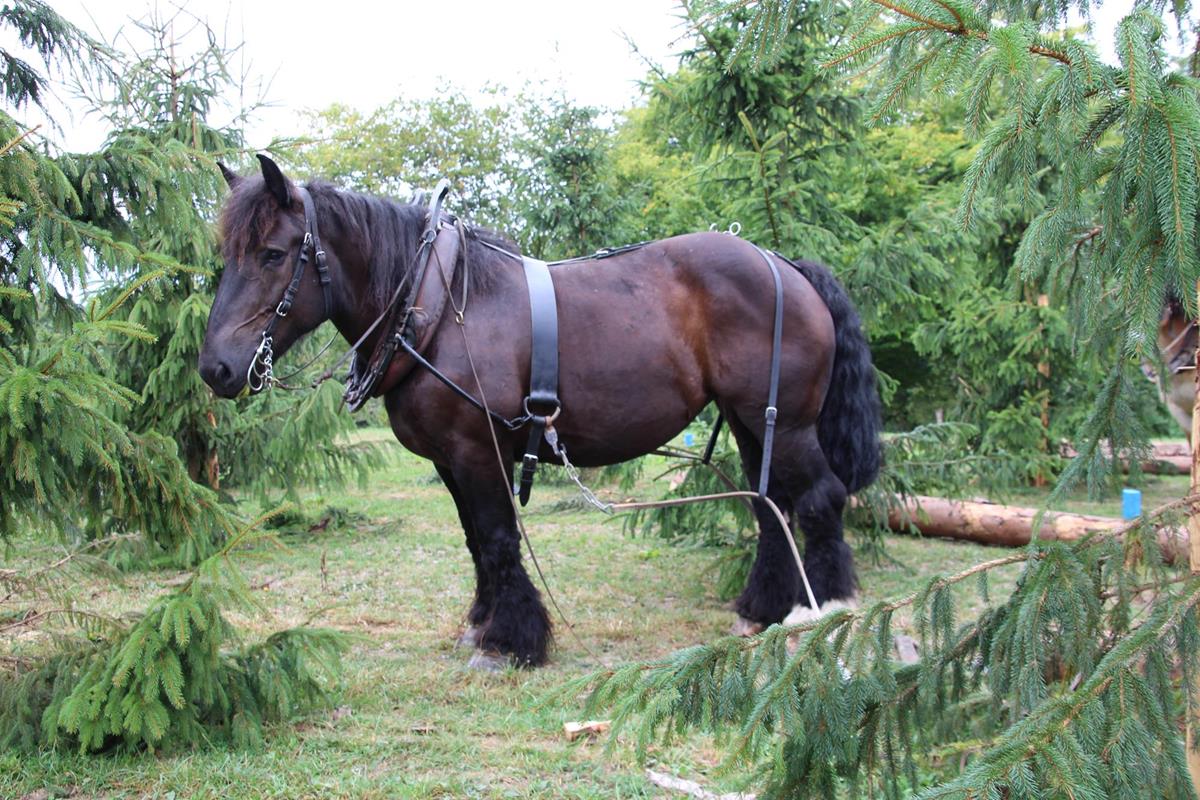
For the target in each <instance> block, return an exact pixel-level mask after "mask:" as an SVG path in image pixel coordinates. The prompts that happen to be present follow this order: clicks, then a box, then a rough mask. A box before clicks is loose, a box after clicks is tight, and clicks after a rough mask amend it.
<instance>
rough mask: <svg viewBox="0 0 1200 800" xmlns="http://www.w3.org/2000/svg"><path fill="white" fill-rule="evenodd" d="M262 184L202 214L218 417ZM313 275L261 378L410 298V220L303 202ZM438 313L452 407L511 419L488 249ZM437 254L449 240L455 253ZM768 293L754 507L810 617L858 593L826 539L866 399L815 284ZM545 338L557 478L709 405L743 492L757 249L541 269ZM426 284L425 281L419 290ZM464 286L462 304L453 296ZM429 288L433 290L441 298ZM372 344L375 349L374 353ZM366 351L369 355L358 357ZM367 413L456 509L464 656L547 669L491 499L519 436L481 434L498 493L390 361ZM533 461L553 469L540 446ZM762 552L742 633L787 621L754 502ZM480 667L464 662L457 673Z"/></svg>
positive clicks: (249, 184) (846, 306) (505, 323)
mask: <svg viewBox="0 0 1200 800" xmlns="http://www.w3.org/2000/svg"><path fill="white" fill-rule="evenodd" d="M259 159H260V161H261V165H262V175H261V176H260V175H252V176H245V177H239V176H237V175H235V174H233V173H231V172H229V171H228V170H224V171H225V176H226V180H227V181H228V183H229V185H230V188H231V193H230V195H229V197H228V199H227V201H226V203H225V206H224V208H223V210H222V213H221V220H220V225H221V233H222V237H223V243H222V247H223V256H224V260H225V268H224V273H223V275H222V276H221V280H220V285H219V287H218V289H217V293H216V297H215V299H214V301H213V305H212V311H211V313H210V315H209V320H208V329H207V333H206V336H205V339H204V345H203V348H202V349H201V352H200V361H199V368H200V373H201V375H202V376H203V378H204V380H205V382H207V383H208V385H209V386H210V387H211V388H212V390H213V391H214V392H215V393H216V394H217V395H219V396H221V397H229V398H232V397H236V396H238V395H239V394H241V393H243V392H244V391H245V389H246V385H247V372H248V369H249V367H250V365H251V362H252V359H254V357H255V352H256V348H258V346H259V344H260V337H261V333H262V331H263V330H264V327H265V326H266V325H267V323H268V322H269V321H270V320H271V318H272V316H273V314H274V311H275V308H276V304H277V303H278V301H279V298H280V297H281V295H282V294H283V292H284V290H285V287H286V286H287V285H288V283H289V279H290V277H291V276H292V274H293V265H295V264H296V263H297V261H296V259H298V258H299V253H300V251H301V248H302V246H303V244H304V237H305V212H304V207H303V203H302V202H301V199H302V193H301V190H300V189H299V188H298V187H297V186H296V185H295V184H294V183H292V182H291V181H290V180H288V179H287V178H286V177H285V176H284V175H283V173H282V172H281V171H280V170H279V168H278V167H277V166H276V165H275V164H274V163H273V162H272V161H271V160H270V159H268V158H266V157H265V156H260V157H259ZM307 191H308V193H309V195H310V196H311V199H312V207H313V209H314V210H315V215H316V222H317V224H319V229H320V237H321V239H322V240H323V242H324V248H325V251H326V253H327V259H328V274H329V278H330V283H331V286H330V288H331V290H332V297H331V299H330V303H329V308H328V311H327V310H326V301H325V300H324V298H323V293H322V287H321V286H320V285H319V284H318V280H317V277H316V276H315V274H314V273H313V271H311V270H310V271H308V272H307V273H306V274H305V275H304V278H303V281H302V284H301V285H300V287H299V289H298V292H297V294H296V297H295V302H294V305H293V306H292V308H291V310H290V311H289V313H288V314H287V316H286V317H281V318H279V319H278V320H276V322H277V323H278V324H277V326H276V327H275V329H274V336H273V338H274V353H275V356H276V357H278V356H279V355H281V354H282V353H284V352H285V351H286V350H287V349H288V347H289V346H291V345H292V344H293V343H295V342H296V340H297V339H299V338H300V337H302V336H303V335H305V334H306V333H308V332H309V331H312V330H313V329H314V328H316V327H317V326H318V325H320V324H321V323H322V322H324V321H325V319H327V318H329V319H332V321H333V324H334V325H335V326H336V327H337V329H338V331H339V332H340V333H341V335H342V336H344V337H345V338H346V340H347V341H349V342H354V341H355V340H357V339H358V338H359V337H360V336H361V335H362V334H363V333H364V331H366V330H367V329H368V327H369V326H370V324H371V323H372V322H373V321H374V320H375V319H376V318H377V317H378V316H379V315H380V312H381V310H382V309H383V308H384V306H385V305H386V303H387V298H389V297H391V296H392V295H393V292H394V291H395V290H396V288H397V287H398V286H401V284H402V283H403V282H404V281H406V279H407V278H408V277H409V271H410V269H411V266H412V261H413V257H414V253H415V252H416V250H417V247H418V239H419V237H420V235H421V232H422V228H423V226H424V216H425V209H424V208H423V207H420V206H417V205H409V204H403V203H398V202H394V201H391V200H387V199H381V198H377V197H372V196H367V195H363V194H358V193H354V192H349V191H342V190H339V189H337V188H335V187H333V186H330V185H328V184H325V183H320V182H316V183H311V184H308V185H307ZM464 230H465V231H466V234H467V235H466V242H463V243H460V244H462V245H463V246H462V247H461V248H459V251H458V252H457V254H456V256H455V260H456V262H457V264H461V263H462V258H463V257H464V256H465V258H466V260H467V261H468V262H469V269H468V270H467V275H466V276H465V277H464V270H463V269H461V268H460V269H457V270H455V271H454V273H453V277H452V278H451V287H450V289H451V291H450V296H451V298H461V297H462V296H463V290H464V289H466V290H467V294H466V297H467V307H466V313H465V328H464V330H465V337H464V336H463V334H462V333H460V330H459V325H458V324H457V323H456V320H455V315H454V314H453V313H448V312H449V309H448V308H447V310H446V312H445V313H440V314H438V315H430V314H428V313H425V314H424V315H423V317H424V318H423V320H422V330H421V333H420V334H419V336H418V337H417V338H418V345H419V348H420V352H421V354H422V355H423V356H424V357H425V358H426V359H427V360H428V361H430V362H432V364H433V365H434V366H435V367H436V368H437V369H439V370H441V371H442V372H443V373H445V374H446V375H447V376H449V377H450V378H452V379H453V380H454V382H456V383H457V384H458V385H459V386H462V387H464V388H466V389H468V390H469V391H470V392H471V393H472V394H476V393H477V392H478V391H479V387H478V386H477V385H476V383H475V380H474V377H473V376H472V373H471V368H470V365H469V362H468V352H467V348H469V351H470V355H471V356H472V357H473V360H474V363H475V365H476V367H477V369H478V375H479V381H480V385H481V387H482V393H483V395H484V396H485V397H486V399H487V402H488V404H489V405H490V407H491V408H492V409H493V410H494V411H496V412H499V413H500V414H503V415H505V416H507V417H509V418H512V417H516V416H518V415H519V414H520V413H521V411H522V401H523V399H524V397H525V395H526V393H527V391H528V382H529V368H530V367H529V363H530V362H529V353H530V346H531V345H530V343H531V338H532V337H531V332H530V309H529V299H528V294H527V287H526V282H525V276H524V272H523V270H522V268H521V264H520V263H519V261H516V260H514V259H512V258H510V257H508V256H506V255H504V254H502V253H500V252H497V250H496V249H495V248H500V249H504V250H508V251H510V252H514V253H515V252H517V248H516V245H514V244H513V243H511V242H509V241H508V240H507V239H505V238H503V237H501V236H499V235H497V234H494V233H491V232H488V231H485V230H482V229H478V228H465V229H464ZM456 238H457V237H456ZM771 258H774V259H776V263H777V264H778V265H779V267H780V271H781V272H782V278H783V300H784V323H783V332H784V338H783V345H782V355H781V358H782V373H781V375H782V377H781V381H780V392H779V401H778V423H777V425H778V427H777V431H776V434H775V440H774V454H773V457H772V459H771V470H770V474H769V481H770V484H769V487H768V496H769V497H770V498H771V499H772V500H773V501H774V502H775V503H776V504H777V505H778V506H779V507H780V509H782V510H783V512H784V514H786V515H787V516H788V517H789V518H790V520H791V521H792V523H793V524H794V525H798V526H799V528H800V529H802V530H803V532H804V535H805V536H804V564H805V570H806V572H807V575H808V577H809V580H810V582H811V585H812V590H813V593H814V596H815V598H816V600H817V602H818V604H820V605H822V606H824V605H825V604H826V602H827V601H836V600H849V599H850V598H851V597H852V595H853V593H854V591H855V588H856V585H855V577H854V568H853V563H852V558H851V553H850V548H849V547H848V545H847V544H846V543H845V542H844V541H843V537H842V520H841V517H842V509H843V507H844V505H845V503H846V498H847V494H848V493H850V492H853V491H855V490H857V489H859V488H861V487H863V486H865V485H867V484H868V483H870V482H871V481H872V480H873V479H874V478H875V476H876V474H877V472H878V469H879V462H880V450H879V427H880V409H879V399H878V394H877V391H876V387H875V376H874V371H873V368H872V366H871V357H870V352H869V350H868V346H867V342H866V339H865V337H864V335H863V333H862V330H861V326H860V322H859V318H858V315H857V314H856V312H855V310H854V308H853V307H852V305H851V303H850V301H849V300H848V298H847V297H846V295H845V293H844V292H843V290H842V289H841V287H840V286H839V285H838V284H837V282H836V280H835V279H834V278H833V277H832V276H831V275H830V273H829V272H828V271H826V269H825V268H823V267H821V266H819V265H817V264H813V263H808V262H803V261H802V262H798V263H793V262H791V261H788V260H786V259H784V258H783V257H782V256H779V255H777V254H772V255H771ZM551 271H552V275H553V283H554V287H555V290H556V292H557V311H558V319H559V326H560V338H559V352H560V379H559V387H560V389H559V395H560V398H561V401H562V413H561V416H560V417H559V418H558V420H557V422H556V423H555V427H556V429H557V431H558V435H559V439H560V440H561V441H562V442H563V443H564V444H565V445H567V447H568V452H569V455H570V458H571V460H572V462H573V463H574V464H576V465H577V466H601V465H606V464H613V463H616V462H620V461H625V460H627V459H631V458H634V457H636V456H640V455H643V454H645V453H648V452H651V451H653V450H654V449H655V448H657V447H659V446H661V445H663V444H664V443H666V442H668V441H669V440H670V439H671V438H672V437H674V436H676V435H678V434H679V433H680V432H681V431H682V430H683V429H684V427H685V426H687V424H688V423H689V422H690V421H691V420H692V419H693V418H694V417H695V416H696V415H697V414H698V413H699V412H700V411H701V409H703V408H704V407H705V406H706V405H707V404H708V403H710V402H713V403H716V404H717V406H718V407H719V409H720V410H721V411H722V412H723V413H724V417H725V419H726V420H728V423H729V426H730V428H731V430H732V432H733V435H734V436H735V438H736V440H737V445H738V449H739V452H740V455H741V459H742V463H743V466H744V469H745V472H746V477H747V478H748V480H749V482H750V484H751V485H752V486H757V484H758V472H759V469H760V460H761V458H762V451H763V433H764V427H765V425H764V411H765V408H766V402H767V390H768V378H769V376H768V372H769V366H770V361H771V348H772V333H773V308H774V303H775V286H774V281H773V277H772V275H771V271H770V269H769V267H768V265H767V264H766V263H764V260H763V257H762V256H761V255H760V254H759V252H758V251H756V250H755V248H754V247H753V246H752V245H751V244H749V243H747V242H745V241H743V240H741V239H739V238H737V237H736V236H730V235H726V234H722V233H694V234H688V235H685V236H677V237H673V238H670V239H663V240H661V241H656V242H651V243H648V244H646V245H645V246H643V247H640V248H637V249H633V250H630V251H628V252H623V253H621V254H618V255H612V256H611V257H608V258H604V259H599V260H587V261H579V262H576V263H563V264H558V265H553V266H552V267H551ZM433 274H435V275H436V274H437V273H436V272H435V273H433ZM464 280H465V281H466V285H465V286H464V285H463V282H464ZM443 288H444V287H443ZM374 335H375V336H378V335H379V334H378V332H376V334H374ZM374 344H375V342H374V341H372V340H371V339H370V338H369V339H368V341H367V342H366V344H365V351H366V352H371V350H372V348H373V347H374ZM377 394H379V395H382V397H383V402H384V406H385V407H386V409H387V413H388V418H389V420H390V422H391V427H392V430H393V432H394V433H395V436H396V438H397V439H398V440H399V441H400V442H401V443H402V444H403V445H404V446H405V447H406V448H408V449H409V450H411V451H412V452H414V453H416V454H418V455H420V456H423V457H424V458H427V459H429V460H430V461H432V462H433V463H434V465H435V467H436V468H437V472H438V474H439V475H440V476H441V478H442V480H443V481H445V484H446V488H447V489H449V490H450V494H451V495H452V496H453V498H454V502H455V504H456V505H457V507H458V514H459V518H460V520H461V521H462V526H463V530H464V532H465V534H466V539H467V547H468V548H469V549H470V551H471V557H472V559H473V560H474V562H475V577H476V589H475V599H474V603H473V604H472V606H471V610H470V612H469V616H468V620H469V623H470V626H471V627H470V628H469V629H468V631H467V634H466V635H465V637H464V638H466V639H468V640H469V641H470V642H471V643H472V644H474V645H475V647H477V648H478V649H479V650H480V651H482V653H483V654H491V655H492V656H496V655H499V656H501V657H502V658H504V659H507V660H511V662H512V663H515V664H518V665H526V666H530V665H538V664H542V663H543V662H544V661H545V660H546V656H547V649H548V646H549V643H550V639H551V625H550V619H549V617H548V615H547V613H546V609H545V607H544V606H543V605H542V602H541V598H540V596H539V593H538V590H537V588H535V586H534V585H533V583H532V582H531V581H530V579H529V576H528V575H527V574H526V572H525V568H524V567H523V566H522V563H521V547H520V545H521V540H520V534H519V530H518V527H517V524H516V515H515V511H514V506H513V504H512V498H511V496H509V494H508V493H509V492H511V486H512V479H513V465H514V463H515V462H516V461H517V460H519V459H520V457H521V451H522V449H523V446H524V443H525V441H526V439H527V436H528V434H527V433H526V431H524V430H519V431H515V432H513V431H509V430H506V429H504V428H503V427H502V426H497V428H496V434H497V436H498V437H499V444H500V447H501V449H502V452H503V453H504V454H505V461H506V463H505V464H504V470H505V474H504V475H503V476H502V475H501V474H500V466H499V464H498V461H497V457H496V453H495V450H494V446H493V442H492V438H491V437H492V434H491V431H490V430H489V420H488V417H487V416H486V415H485V414H483V413H481V412H480V411H479V410H478V409H476V408H474V407H472V406H471V405H470V404H468V403H467V402H466V401H465V400H464V399H463V398H462V397H460V396H457V395H456V394H455V393H454V392H452V391H451V390H450V389H449V388H448V387H447V386H446V385H444V384H443V383H442V382H441V381H439V380H437V379H436V378H435V377H433V376H432V375H431V373H430V372H429V371H427V370H426V369H424V368H422V367H420V366H419V365H417V364H415V362H414V360H413V359H412V357H411V356H408V355H406V354H405V353H403V352H401V353H400V354H399V355H398V356H397V362H396V363H395V364H393V368H392V369H391V370H390V371H389V372H388V374H387V378H386V380H385V381H384V382H383V384H382V385H381V386H380V388H379V391H378V392H377ZM540 456H541V458H542V460H544V461H549V462H551V463H559V462H558V461H557V459H556V457H555V456H554V454H553V453H552V452H550V450H549V449H548V448H547V447H546V445H545V443H543V446H542V452H541V453H540ZM755 511H756V514H757V517H758V523H759V527H760V534H759V538H758V551H757V555H756V558H755V561H754V565H753V567H752V569H751V572H750V577H749V580H748V582H747V584H746V587H745V590H744V591H743V592H742V594H741V596H740V597H739V598H738V600H737V602H736V608H737V612H738V614H739V615H740V621H739V622H740V625H741V626H742V628H743V629H749V630H755V629H757V628H759V627H760V626H766V625H770V624H771V623H776V622H780V621H781V620H783V619H784V618H785V616H787V615H788V613H789V612H790V611H791V610H792V608H793V606H797V605H801V606H806V605H807V601H806V600H805V599H804V593H803V592H802V590H801V589H802V587H801V581H800V575H799V570H798V569H797V567H796V564H795V561H794V560H793V557H792V555H791V551H790V549H789V546H788V544H787V541H786V539H785V536H784V532H783V530H782V529H781V528H780V526H779V524H778V523H777V521H776V519H775V517H774V515H773V514H772V513H771V512H770V511H769V510H768V509H767V507H766V505H765V504H764V503H762V502H761V501H756V502H755ZM479 655H481V654H480V653H476V656H479Z"/></svg>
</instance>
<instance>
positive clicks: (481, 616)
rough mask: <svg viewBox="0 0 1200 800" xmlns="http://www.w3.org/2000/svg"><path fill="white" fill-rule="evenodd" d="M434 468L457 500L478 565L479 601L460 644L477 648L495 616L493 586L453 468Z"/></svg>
mask: <svg viewBox="0 0 1200 800" xmlns="http://www.w3.org/2000/svg"><path fill="white" fill-rule="evenodd" d="M434 466H435V468H436V469H437V473H438V476H439V477H440V478H441V479H442V483H444V484H446V489H448V490H449V492H450V496H451V497H452V498H454V506H455V508H457V509H458V520H459V522H460V523H462V527H463V534H464V536H465V537H466V540H467V549H468V550H470V551H471V561H472V562H473V563H474V565H475V601H474V602H473V603H471V610H470V611H469V612H467V625H468V627H467V630H466V631H465V632H463V635H462V637H461V638H460V639H459V641H458V643H459V644H460V645H462V646H466V647H474V646H475V645H476V644H477V643H478V641H479V629H480V626H481V625H483V623H484V621H485V620H486V619H487V618H488V616H489V614H490V613H491V607H492V598H493V592H492V586H491V583H490V582H489V581H488V575H487V573H486V572H484V570H483V565H482V564H481V562H480V559H479V541H478V540H479V537H478V535H477V534H476V533H475V521H474V520H473V519H472V518H471V511H470V508H469V507H468V506H467V501H466V498H465V497H463V493H462V491H461V490H460V489H459V488H458V482H457V481H455V480H454V473H453V472H452V471H451V470H450V468H449V467H443V466H441V465H440V464H435V465H434Z"/></svg>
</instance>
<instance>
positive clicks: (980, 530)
mask: <svg viewBox="0 0 1200 800" xmlns="http://www.w3.org/2000/svg"><path fill="white" fill-rule="evenodd" d="M1038 512H1039V509H1036V508H1026V507H1023V506H1005V505H1000V504H998V503H989V502H986V501H979V500H947V499H946V498H944V497H926V496H917V497H915V498H912V499H910V500H909V501H907V502H906V503H905V504H904V505H903V507H902V508H893V509H891V510H890V511H889V512H888V527H890V528H891V529H892V530H896V531H901V532H904V531H907V530H908V529H909V524H910V523H911V524H912V525H915V526H916V528H917V530H919V531H920V532H921V533H922V534H924V535H925V536H937V537H940V538H946V539H964V540H966V541H971V542H978V543H980V544H990V545H999V546H1002V547H1020V546H1022V545H1026V544H1029V539H1030V537H1031V536H1032V535H1033V521H1034V519H1035V518H1036V517H1037V515H1038ZM1128 527H1129V523H1128V522H1126V521H1125V520H1121V519H1116V518H1114V517H1098V516H1093V515H1091V514H1068V513H1065V512H1061V511H1047V512H1045V514H1044V515H1043V517H1042V525H1041V528H1039V530H1038V539H1040V540H1043V541H1061V542H1070V541H1075V540H1077V539H1081V538H1083V537H1084V536H1086V535H1087V534H1089V533H1095V532H1098V531H1107V532H1110V533H1120V532H1123V531H1124V530H1126V529H1127V528H1128ZM1187 544H1188V542H1187V533H1186V532H1184V531H1178V530H1172V529H1162V530H1159V532H1158V546H1159V549H1160V550H1161V551H1162V554H1163V558H1164V559H1165V560H1166V561H1167V562H1168V563H1174V562H1175V561H1176V560H1177V559H1182V558H1186V557H1187Z"/></svg>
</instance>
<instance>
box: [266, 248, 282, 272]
mask: <svg viewBox="0 0 1200 800" xmlns="http://www.w3.org/2000/svg"><path fill="white" fill-rule="evenodd" d="M286 255H287V253H285V252H284V251H283V250H277V249H275V248H274V247H268V248H267V249H266V250H264V251H263V254H262V263H263V266H265V267H271V266H274V265H276V264H278V263H279V262H281V261H283V257H284V256H286Z"/></svg>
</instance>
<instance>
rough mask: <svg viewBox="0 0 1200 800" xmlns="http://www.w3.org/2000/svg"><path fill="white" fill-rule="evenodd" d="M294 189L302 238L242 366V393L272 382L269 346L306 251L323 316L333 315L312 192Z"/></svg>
mask: <svg viewBox="0 0 1200 800" xmlns="http://www.w3.org/2000/svg"><path fill="white" fill-rule="evenodd" d="M296 189H297V191H298V192H299V193H300V200H301V202H302V203H303V204H304V241H303V243H301V245H300V253H299V255H298V256H297V257H296V266H295V267H294V268H293V269H292V279H291V281H289V282H288V285H287V288H286V289H284V290H283V298H282V299H281V300H280V301H279V303H278V304H277V305H276V306H275V313H274V315H272V317H271V320H270V322H268V323H267V327H266V329H265V330H263V333H262V340H261V341H260V342H259V344H258V349H257V350H255V351H254V358H252V359H250V366H249V367H247V369H246V387H245V388H244V389H243V390H242V395H243V396H245V395H248V394H253V393H257V392H260V391H262V390H263V388H265V387H266V386H268V385H271V384H273V383H275V382H276V378H275V372H274V366H275V365H274V360H275V354H274V350H273V347H274V334H275V327H276V326H277V325H278V324H279V321H280V320H282V319H283V318H284V317H286V316H287V315H288V312H290V311H291V310H292V304H293V303H294V302H295V300H296V293H297V292H298V291H300V282H301V281H302V280H303V279H304V269H305V267H307V266H308V262H309V257H310V253H311V258H312V262H313V266H314V267H315V268H316V270H317V281H318V282H319V283H320V284H321V291H322V293H323V294H324V295H325V316H326V318H329V317H332V316H333V289H332V287H331V285H330V280H329V266H328V264H327V263H326V261H325V250H324V249H323V248H322V247H321V236H320V234H319V233H317V212H316V209H315V208H314V206H313V200H312V195H310V194H309V193H308V190H307V189H305V188H304V187H302V186H297V187H296Z"/></svg>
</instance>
